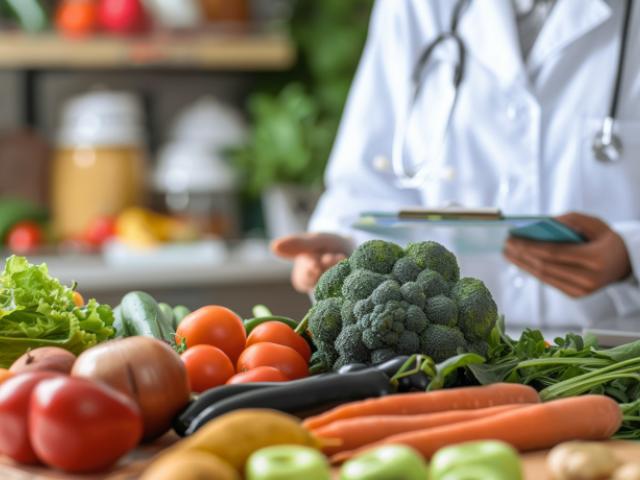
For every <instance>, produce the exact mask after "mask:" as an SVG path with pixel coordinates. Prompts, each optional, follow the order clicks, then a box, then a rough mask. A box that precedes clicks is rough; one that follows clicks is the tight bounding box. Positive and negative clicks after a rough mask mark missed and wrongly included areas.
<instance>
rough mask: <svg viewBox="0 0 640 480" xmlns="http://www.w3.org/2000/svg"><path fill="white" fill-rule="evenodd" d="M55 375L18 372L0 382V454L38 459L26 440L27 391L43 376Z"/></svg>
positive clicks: (24, 460) (28, 460) (24, 459)
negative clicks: (0, 383)
mask: <svg viewBox="0 0 640 480" xmlns="http://www.w3.org/2000/svg"><path fill="white" fill-rule="evenodd" d="M59 376H61V374H60V373H56V372H29V373H21V374H19V375H15V376H13V377H11V378H10V379H8V380H6V381H4V382H3V383H2V385H0V454H4V455H7V456H9V457H11V458H12V459H14V460H15V461H16V462H20V463H30V464H34V463H38V458H37V457H36V454H35V453H34V451H33V448H32V447H31V442H30V441H29V427H28V417H29V401H30V399H31V392H32V391H33V389H34V388H35V387H36V385H38V383H40V382H42V381H43V380H48V379H51V378H56V377H59Z"/></svg>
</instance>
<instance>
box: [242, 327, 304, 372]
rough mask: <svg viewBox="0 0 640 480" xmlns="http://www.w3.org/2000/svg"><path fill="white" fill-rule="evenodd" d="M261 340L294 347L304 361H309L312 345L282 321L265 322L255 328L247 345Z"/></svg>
mask: <svg viewBox="0 0 640 480" xmlns="http://www.w3.org/2000/svg"><path fill="white" fill-rule="evenodd" d="M260 342H271V343H277V344H278V345H285V346H287V347H291V348H293V349H294V350H295V351H296V352H298V353H299V354H300V356H301V357H302V358H304V361H305V362H307V363H309V359H310V358H311V347H309V344H308V343H307V341H306V340H305V339H304V338H302V337H301V336H300V335H298V334H297V333H296V332H295V331H294V330H293V328H291V327H290V326H289V325H285V324H284V323H282V322H277V321H272V322H265V323H261V324H260V325H258V326H257V327H256V328H254V329H253V330H252V331H251V333H250V334H249V337H248V338H247V344H246V346H247V347H250V346H251V345H254V344H256V343H260Z"/></svg>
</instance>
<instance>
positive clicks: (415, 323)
mask: <svg viewBox="0 0 640 480" xmlns="http://www.w3.org/2000/svg"><path fill="white" fill-rule="evenodd" d="M428 323H429V322H428V320H427V316H426V315H425V313H424V312H423V311H422V310H421V309H420V308H418V307H417V306H416V305H409V306H407V321H406V322H405V326H406V328H407V330H411V331H412V332H416V333H422V332H423V331H424V329H425V328H427V325H428ZM414 353H415V352H414Z"/></svg>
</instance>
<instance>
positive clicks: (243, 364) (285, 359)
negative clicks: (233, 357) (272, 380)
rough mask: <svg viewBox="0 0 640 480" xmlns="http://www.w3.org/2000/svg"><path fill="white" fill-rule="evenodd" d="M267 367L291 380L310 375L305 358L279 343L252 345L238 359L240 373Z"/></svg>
mask: <svg viewBox="0 0 640 480" xmlns="http://www.w3.org/2000/svg"><path fill="white" fill-rule="evenodd" d="M265 366H266V367H275V368H277V369H278V370H280V371H281V372H282V373H284V374H285V375H286V376H287V378H288V379H289V380H295V379H297V378H302V377H306V376H307V375H309V367H308V365H307V362H305V361H304V358H302V357H301V356H300V354H299V353H298V352H296V351H295V350H294V349H293V348H291V347H287V346H285V345H278V344H277V343H269V342H261V343H256V344H255V345H251V346H250V347H249V348H247V349H246V350H245V351H244V352H242V355H240V358H239V359H238V372H246V371H247V370H253V369H254V368H256V367H265Z"/></svg>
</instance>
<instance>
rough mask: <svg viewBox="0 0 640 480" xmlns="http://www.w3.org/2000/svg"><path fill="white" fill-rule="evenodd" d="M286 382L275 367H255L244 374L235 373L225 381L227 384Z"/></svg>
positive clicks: (285, 378) (285, 377)
mask: <svg viewBox="0 0 640 480" xmlns="http://www.w3.org/2000/svg"><path fill="white" fill-rule="evenodd" d="M288 380H289V379H288V378H287V376H286V375H285V374H284V373H282V372H281V371H280V370H278V369H277V368H275V367H256V368H254V369H251V370H247V371H246V372H242V373H236V374H235V375H234V376H233V377H231V378H230V379H229V380H227V383H228V384H235V383H253V382H286V381H288Z"/></svg>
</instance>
